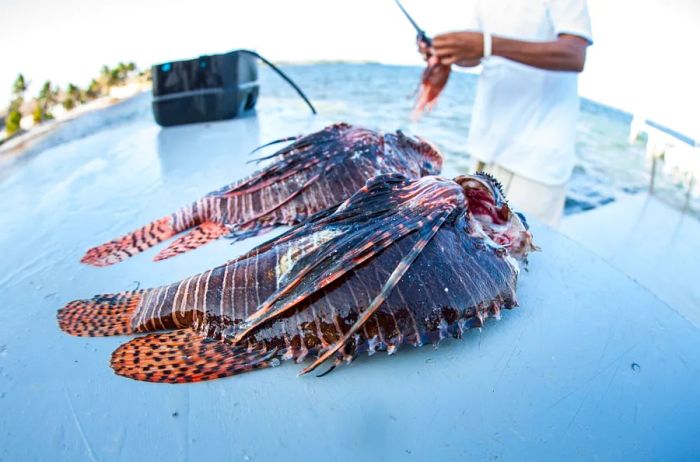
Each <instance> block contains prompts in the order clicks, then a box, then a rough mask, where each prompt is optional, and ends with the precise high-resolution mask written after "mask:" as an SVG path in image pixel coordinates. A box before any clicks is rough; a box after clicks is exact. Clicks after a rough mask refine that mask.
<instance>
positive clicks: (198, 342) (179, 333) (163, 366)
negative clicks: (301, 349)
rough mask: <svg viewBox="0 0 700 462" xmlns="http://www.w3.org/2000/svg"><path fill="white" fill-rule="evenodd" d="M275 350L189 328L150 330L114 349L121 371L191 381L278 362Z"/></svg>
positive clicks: (114, 363)
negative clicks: (223, 339) (254, 347)
mask: <svg viewBox="0 0 700 462" xmlns="http://www.w3.org/2000/svg"><path fill="white" fill-rule="evenodd" d="M276 356H277V352H276V351H275V350H262V349H260V350H249V349H248V348H246V347H242V346H234V345H231V344H230V343H223V342H221V341H219V340H212V339H210V338H206V337H203V336H201V335H199V334H197V333H196V332H194V331H192V330H190V329H181V330H176V331H172V332H167V333H161V334H150V335H146V336H144V337H139V338H136V339H134V340H132V341H130V342H128V343H125V344H123V345H122V346H120V347H119V348H117V349H116V350H115V351H114V353H112V362H111V365H112V369H114V372H115V373H117V374H118V375H121V376H124V377H128V378H131V379H135V380H142V381H146V382H165V383H188V382H201V381H204V380H213V379H219V378H223V377H229V376H232V375H236V374H241V373H243V372H248V371H251V370H254V369H261V368H265V367H271V366H276V365H278V364H279V359H277V357H276Z"/></svg>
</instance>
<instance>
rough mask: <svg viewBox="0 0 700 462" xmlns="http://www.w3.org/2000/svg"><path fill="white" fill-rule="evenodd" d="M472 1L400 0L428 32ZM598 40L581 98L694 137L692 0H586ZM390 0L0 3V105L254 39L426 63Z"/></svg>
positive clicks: (257, 44) (353, 56)
mask: <svg viewBox="0 0 700 462" xmlns="http://www.w3.org/2000/svg"><path fill="white" fill-rule="evenodd" d="M472 1H473V0H431V1H429V2H428V1H427V0H404V2H403V3H404V5H405V6H406V8H407V9H408V10H409V11H410V12H411V13H412V15H413V16H414V17H415V18H416V20H417V21H418V22H419V23H420V24H421V26H422V27H423V28H424V29H425V30H426V31H427V32H428V33H429V34H432V35H434V34H436V33H439V32H445V31H450V30H460V29H463V26H462V23H463V22H465V21H466V18H467V17H468V15H469V14H470V11H471V8H472V6H471V5H472V4H471V2H472ZM589 8H590V12H591V18H592V23H593V34H594V40H595V44H594V46H592V47H590V48H589V51H588V59H587V62H586V70H585V72H584V73H583V74H582V75H581V78H580V91H581V94H582V95H583V96H586V97H589V98H592V99H594V100H596V101H599V102H602V103H605V104H608V105H611V106H614V107H618V108H621V109H624V110H627V111H630V112H634V113H638V114H640V115H642V116H644V117H648V118H651V119H654V120H656V121H658V122H660V123H665V124H667V125H670V126H671V127H673V128H675V129H676V130H679V131H681V132H682V133H685V134H687V135H689V136H693V137H695V138H696V139H700V88H699V84H698V82H700V53H699V52H698V50H697V47H698V45H700V0H589ZM414 35H415V34H414V32H413V29H412V28H411V26H410V25H409V24H408V22H407V21H406V19H405V18H404V17H403V16H402V15H401V14H400V12H399V11H398V9H397V7H396V5H395V4H394V2H393V0H353V1H348V0H343V1H341V0H294V1H289V0H287V1H285V0H254V1H251V0H246V1H242V0H228V1H215V0H197V1H196V2H195V1H182V0H151V1H147V0H122V1H119V2H116V1H115V2H107V1H99V0H62V1H58V2H57V1H49V0H21V1H19V0H0V104H1V105H4V103H3V102H4V101H8V102H9V98H10V91H11V87H12V82H13V81H14V79H15V77H16V76H17V74H18V73H19V72H22V73H23V74H24V75H25V77H27V78H28V79H29V80H30V81H31V83H32V85H31V87H30V91H29V93H30V95H33V94H36V93H37V92H38V89H39V87H40V86H41V84H42V83H43V82H44V81H45V80H47V79H50V80H51V81H52V82H55V83H58V84H60V85H65V84H67V83H68V82H73V83H76V84H79V85H85V84H87V83H88V82H89V81H90V79H91V78H92V77H93V76H96V75H97V74H98V73H99V69H100V67H101V66H102V65H103V64H108V65H110V66H112V65H114V64H116V63H117V62H119V61H125V62H128V61H134V62H136V64H137V65H138V66H139V67H141V68H146V67H149V66H150V65H151V64H154V63H159V62H165V61H170V60H176V59H187V58H191V57H195V56H198V55H201V54H212V53H218V52H225V51H229V50H231V49H234V48H253V49H256V50H257V51H258V52H260V53H261V54H263V55H264V56H266V57H267V58H268V59H271V60H272V61H286V62H290V61H314V60H348V61H378V62H382V63H387V64H413V65H422V61H421V59H420V57H419V56H418V55H417V53H416V52H415V47H414V45H413V40H414Z"/></svg>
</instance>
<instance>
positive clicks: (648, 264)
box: [560, 193, 700, 328]
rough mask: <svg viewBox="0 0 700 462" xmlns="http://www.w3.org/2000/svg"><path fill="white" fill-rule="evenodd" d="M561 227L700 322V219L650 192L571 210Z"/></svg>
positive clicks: (691, 319) (696, 322) (689, 317)
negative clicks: (699, 272)
mask: <svg viewBox="0 0 700 462" xmlns="http://www.w3.org/2000/svg"><path fill="white" fill-rule="evenodd" d="M560 231H561V232H562V233H563V234H564V235H566V236H568V237H570V238H572V239H573V240H575V241H577V242H579V243H581V244H583V245H584V246H586V247H587V248H589V249H590V250H592V251H593V252H594V253H596V254H597V255H599V256H601V257H602V258H603V259H604V260H605V261H607V262H608V263H610V264H611V265H613V266H614V267H616V268H618V269H619V270H621V271H622V272H624V273H625V274H627V275H628V276H629V277H631V278H632V279H634V280H635V281H637V282H638V283H639V284H641V285H643V286H644V287H646V288H647V289H649V290H650V291H651V292H653V293H654V294H655V295H656V296H658V297H659V298H660V299H661V300H663V301H664V302H666V303H667V304H668V305H669V306H671V307H672V308H673V309H674V310H675V311H677V312H678V313H680V314H681V315H682V316H684V317H685V318H686V319H688V320H689V321H690V322H692V323H693V324H695V326H696V327H698V328H700V285H699V284H698V269H700V263H698V258H700V240H698V237H700V222H698V220H697V219H696V218H694V217H692V216H690V215H687V214H685V213H683V211H679V210H676V209H674V208H672V207H670V206H668V205H666V204H665V203H664V202H663V201H661V200H660V199H658V198H657V197H654V196H652V195H649V194H645V193H640V194H635V195H626V194H623V195H620V196H619V197H617V199H616V200H615V202H613V203H611V204H609V205H607V206H605V207H599V208H597V209H595V210H592V211H590V212H586V213H581V214H576V215H571V216H568V217H565V218H564V220H563V221H562V226H561V229H560Z"/></svg>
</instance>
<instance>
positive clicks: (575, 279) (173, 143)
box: [0, 103, 700, 461]
mask: <svg viewBox="0 0 700 462" xmlns="http://www.w3.org/2000/svg"><path fill="white" fill-rule="evenodd" d="M125 104H131V103H125ZM316 123H317V122H315V121H314V119H311V118H307V117H306V116H304V117H303V118H299V119H293V120H292V119H287V118H280V117H276V116H275V114H274V113H261V114H259V116H258V117H253V118H247V119H242V120H237V121H229V122H222V123H214V124H208V125H198V126H187V127H180V128H172V129H168V130H161V129H160V128H158V127H157V126H156V125H155V124H154V123H153V122H152V120H151V118H150V114H148V112H144V114H143V115H142V116H139V117H136V118H134V119H133V120H131V121H129V122H126V123H123V124H120V125H117V126H115V127H113V128H111V129H109V130H103V131H100V132H98V133H95V134H93V135H91V136H88V137H85V138H82V139H78V140H75V141H72V142H69V143H65V144H61V145H59V146H56V147H53V148H50V149H48V150H46V151H44V152H42V153H41V154H40V155H36V156H34V157H32V158H31V159H29V160H27V161H26V162H25V163H24V164H23V165H21V168H17V169H15V170H14V171H13V173H12V175H11V176H10V177H9V178H7V179H5V180H4V181H3V182H2V183H0V200H1V201H2V204H3V207H2V209H0V249H1V250H0V252H1V255H2V258H0V460H2V461H19V460H54V461H64V460H65V461H76V460H92V461H97V460H99V461H103V460H115V461H116V460H151V461H155V460H170V461H180V460H206V461H216V460H227V461H229V460H243V461H255V460H258V461H268V460H290V461H291V460H319V459H324V460H338V461H340V460H363V461H377V460H387V461H390V460H496V459H498V460H523V459H532V460H593V459H595V460H637V461H639V460H660V459H665V460H679V459H681V460H682V459H692V458H693V457H694V456H697V454H699V453H700V426H698V415H700V331H699V330H698V328H697V327H696V326H694V325H693V324H691V323H690V322H688V321H687V320H686V319H685V318H684V317H683V316H681V315H679V314H678V313H677V312H676V311H675V310H674V309H671V308H670V307H669V306H668V305H667V304H666V303H665V302H664V301H663V300H662V299H661V298H660V297H661V295H659V297H657V296H655V295H654V294H653V293H651V292H650V291H649V290H646V289H644V288H643V287H642V286H641V285H640V284H639V283H638V282H636V281H634V280H633V279H631V278H630V277H628V276H626V275H625V274H624V273H623V271H621V270H619V269H616V268H615V267H614V266H613V265H612V264H610V263H609V262H607V261H606V260H605V259H604V258H601V257H600V256H598V255H596V254H595V253H594V252H593V251H591V250H589V249H587V248H585V247H584V246H583V245H580V244H578V243H576V242H574V241H573V240H571V239H569V238H567V237H564V236H562V235H561V234H559V233H557V232H554V231H552V230H550V229H548V228H546V227H543V226H540V225H537V224H536V223H535V224H533V232H534V235H535V239H536V242H537V244H538V245H540V246H541V247H542V252H539V253H536V254H534V255H533V256H532V257H531V262H530V263H531V264H530V270H529V272H523V273H522V274H521V278H520V283H519V288H518V294H519V301H520V305H521V306H520V308H518V309H516V310H513V311H509V312H506V313H504V315H503V318H502V320H500V321H495V320H490V321H489V322H487V324H486V326H485V328H484V329H483V330H482V331H479V330H475V331H472V332H470V333H468V334H467V335H466V336H465V338H464V339H463V340H462V341H449V342H445V343H444V344H442V345H441V346H440V348H439V349H437V350H435V349H433V348H432V347H430V346H427V347H423V348H420V349H413V348H412V347H404V348H400V349H399V350H398V352H397V354H396V355H394V356H391V357H389V356H387V355H385V354H377V355H375V356H373V357H372V358H367V357H362V358H359V359H358V360H357V361H356V362H354V363H353V364H351V365H350V366H348V367H340V368H338V369H336V370H335V371H334V372H333V373H331V374H329V375H328V376H326V377H324V378H315V377H313V376H306V377H303V378H298V377H297V375H296V374H297V372H298V371H299V369H300V367H299V366H297V365H294V364H289V363H285V364H283V365H282V366H280V367H277V368H273V369H266V370H262V371H256V372H252V373H248V374H243V375H240V376H236V377H232V378H228V379H223V380H217V381H212V382H206V383H198V384H190V385H164V384H151V383H142V382H136V381H132V380H128V379H125V378H122V377H118V376H116V375H114V374H113V373H112V370H111V369H110V367H109V358H110V354H111V352H112V351H113V350H114V349H115V348H116V347H117V346H118V345H120V344H121V343H123V342H125V341H126V340H127V339H126V338H76V337H70V336H68V335H65V334H63V333H62V332H61V331H60V330H59V328H58V326H57V324H56V319H55V313H56V310H57V309H58V308H60V307H61V306H63V305H64V304H65V303H66V302H68V301H71V300H74V299H77V298H85V297H89V296H92V295H94V294H99V293H109V292H117V291H121V290H125V289H134V288H135V287H136V286H137V285H138V284H140V286H141V287H152V286H156V285H160V284H164V283H168V282H171V281H176V280H179V279H181V278H184V277H186V276H188V275H191V274H193V273H196V272H201V271H203V270H205V269H208V268H211V267H213V266H215V265H218V264H221V263H222V262H223V261H225V260H227V259H230V258H233V257H235V256H236V255H239V254H240V253H241V252H243V251H244V250H246V249H248V248H250V247H252V246H253V245H255V244H257V243H259V242H261V241H262V240H264V239H266V238H267V237H270V236H269V235H268V236H266V237H261V238H256V239H251V240H248V241H245V242H243V243H237V244H235V245H230V244H229V243H228V242H226V241H225V240H219V241H217V242H215V243H212V244H209V245H206V246H204V247H202V248H201V249H198V250H196V251H193V252H190V253H188V254H185V255H182V256H180V257H177V258H174V259H170V260H167V261H163V262H159V263H153V262H152V261H151V258H152V257H153V256H154V255H155V253H156V252H157V251H158V249H160V247H156V248H155V249H151V250H150V251H148V252H145V253H143V254H141V255H139V256H137V257H135V258H132V259H130V260H128V261H126V262H124V263H121V264H119V265H115V266H112V267H107V268H93V267H88V266H83V265H81V264H79V263H78V261H79V259H80V257H81V255H82V254H83V252H84V251H85V249H87V248H88V247H90V246H92V245H95V244H98V243H102V242H104V241H106V240H108V239H111V238H113V237H116V236H118V235H120V234H122V233H124V232H127V231H130V230H132V229H134V228H136V227H138V226H141V225H143V224H145V223H147V222H149V221H151V220H153V219H156V218H159V217H161V216H164V215H165V214H167V213H169V212H171V211H173V210H176V209H177V208H178V207H180V206H181V205H183V204H186V203H188V202H189V201H191V200H194V199H196V198H198V197H199V196H201V195H202V194H204V193H206V192H208V191H210V190H212V189H215V188H218V187H219V186H222V185H224V184H226V183H228V182H231V181H233V180H234V179H237V178H240V177H241V176H243V175H244V174H246V173H249V172H251V171H252V169H253V168H254V166H253V165H251V164H246V163H245V161H246V160H247V159H248V157H247V155H246V153H247V152H249V151H250V150H251V149H252V148H254V147H255V146H257V145H258V144H261V143H262V142H266V141H269V140H272V139H276V138H279V137H282V136H286V135H289V134H296V133H300V132H308V131H309V130H311V129H315V128H319V127H317V126H316V125H315V124H316ZM603 210H604V209H603ZM585 217H586V214H582V215H581V216H580V219H581V220H585ZM597 226H600V227H601V232H602V231H604V227H603V224H601V223H600V222H598V225H597ZM630 226H631V225H630ZM616 230H618V231H619V230H620V224H619V222H618V226H617V227H616ZM661 234H662V235H663V236H666V234H665V233H661ZM628 236H630V237H627V238H626V239H624V242H629V241H630V240H631V239H634V238H635V235H634V233H628ZM696 236H697V234H696ZM610 239H611V240H612V237H610ZM639 239H640V240H641V239H642V238H641V237H639ZM611 245H612V244H611ZM648 245H649V246H651V247H653V246H662V247H663V246H669V245H670V244H669V243H668V241H667V240H655V239H654V238H653V237H652V239H651V240H650V242H648ZM694 245H696V246H697V243H695V244H694ZM690 249H691V250H690V251H689V257H690V256H691V255H690V252H693V255H696V256H697V247H690ZM657 255H658V253H657ZM650 261H652V260H650ZM653 263H654V264H655V265H656V264H658V265H660V264H663V261H662V259H661V258H656V259H654V260H653ZM640 264H641V263H640ZM645 264H647V263H645ZM649 264H650V263H649ZM619 266H622V265H621V264H619ZM687 268H688V267H686V269H687ZM671 278H672V276H671V275H670V274H669V275H668V276H667V279H671ZM640 281H641V277H640Z"/></svg>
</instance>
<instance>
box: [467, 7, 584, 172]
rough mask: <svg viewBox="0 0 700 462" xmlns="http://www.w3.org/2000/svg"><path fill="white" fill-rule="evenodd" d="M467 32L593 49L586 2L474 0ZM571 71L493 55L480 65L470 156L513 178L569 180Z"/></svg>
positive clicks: (574, 109) (574, 112)
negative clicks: (572, 38) (560, 39)
mask: <svg viewBox="0 0 700 462" xmlns="http://www.w3.org/2000/svg"><path fill="white" fill-rule="evenodd" d="M476 2H477V4H476V14H475V15H474V17H473V18H470V23H469V25H468V28H469V29H473V30H482V31H487V32H490V33H491V34H492V35H499V36H502V37H505V38H511V39H517V40H527V41H550V40H555V39H556V37H557V36H558V35H559V34H564V33H566V34H571V35H576V36H579V37H582V38H584V39H586V40H588V41H589V42H590V43H593V40H592V34H591V22H590V17H589V15H588V7H587V5H586V0H476ZM578 110H579V99H578V77H577V73H575V72H561V71H547V70H542V69H537V68H534V67H530V66H526V65H524V64H520V63H516V62H514V61H509V60H507V59H504V58H500V57H497V56H493V57H491V58H488V59H485V60H484V61H483V70H482V72H481V75H480V76H479V81H478V84H477V93H476V99H475V102H474V109H473V112H472V122H471V127H470V129H469V139H468V143H467V148H468V151H469V153H470V154H471V155H473V156H475V157H476V158H477V159H479V160H481V161H483V162H486V163H496V164H498V165H500V166H502V167H504V168H506V169H508V170H510V171H512V172H513V173H515V174H517V175H521V176H524V177H526V178H529V179H532V180H535V181H538V182H541V183H545V184H549V185H558V184H563V183H565V182H566V181H568V180H569V177H570V176H571V172H572V170H573V167H574V162H575V151H574V148H575V138H576V123H577V120H578Z"/></svg>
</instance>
